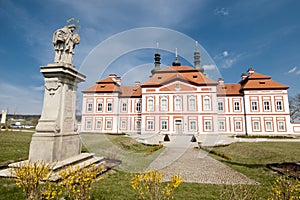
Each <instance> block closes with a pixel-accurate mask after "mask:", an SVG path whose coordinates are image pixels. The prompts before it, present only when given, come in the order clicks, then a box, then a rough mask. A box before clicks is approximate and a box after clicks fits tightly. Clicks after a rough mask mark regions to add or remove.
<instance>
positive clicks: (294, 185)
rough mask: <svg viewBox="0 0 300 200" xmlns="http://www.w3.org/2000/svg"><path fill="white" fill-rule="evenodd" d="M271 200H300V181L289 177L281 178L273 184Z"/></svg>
mask: <svg viewBox="0 0 300 200" xmlns="http://www.w3.org/2000/svg"><path fill="white" fill-rule="evenodd" d="M268 199H269V200H299V199H300V180H299V179H294V178H291V177H289V176H287V175H283V176H280V177H279V178H278V179H276V180H275V181H274V183H273V187H272V189H271V191H270V197H269V198H268Z"/></svg>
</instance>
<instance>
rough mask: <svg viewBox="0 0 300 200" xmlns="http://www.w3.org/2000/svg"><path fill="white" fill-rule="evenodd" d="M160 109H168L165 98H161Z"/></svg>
mask: <svg viewBox="0 0 300 200" xmlns="http://www.w3.org/2000/svg"><path fill="white" fill-rule="evenodd" d="M160 109H161V110H162V111H166V110H168V100H167V99H166V98H162V99H161V107H160Z"/></svg>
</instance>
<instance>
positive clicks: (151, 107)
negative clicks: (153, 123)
mask: <svg viewBox="0 0 300 200" xmlns="http://www.w3.org/2000/svg"><path fill="white" fill-rule="evenodd" d="M147 110H148V111H154V99H153V98H149V99H148V100H147Z"/></svg>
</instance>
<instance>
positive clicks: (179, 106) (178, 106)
mask: <svg viewBox="0 0 300 200" xmlns="http://www.w3.org/2000/svg"><path fill="white" fill-rule="evenodd" d="M175 110H177V111H178V110H182V99H181V97H176V98H175Z"/></svg>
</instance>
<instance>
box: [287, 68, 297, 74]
mask: <svg viewBox="0 0 300 200" xmlns="http://www.w3.org/2000/svg"><path fill="white" fill-rule="evenodd" d="M296 70H297V67H293V68H292V69H290V70H289V71H288V74H290V73H293V72H295V71H296Z"/></svg>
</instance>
